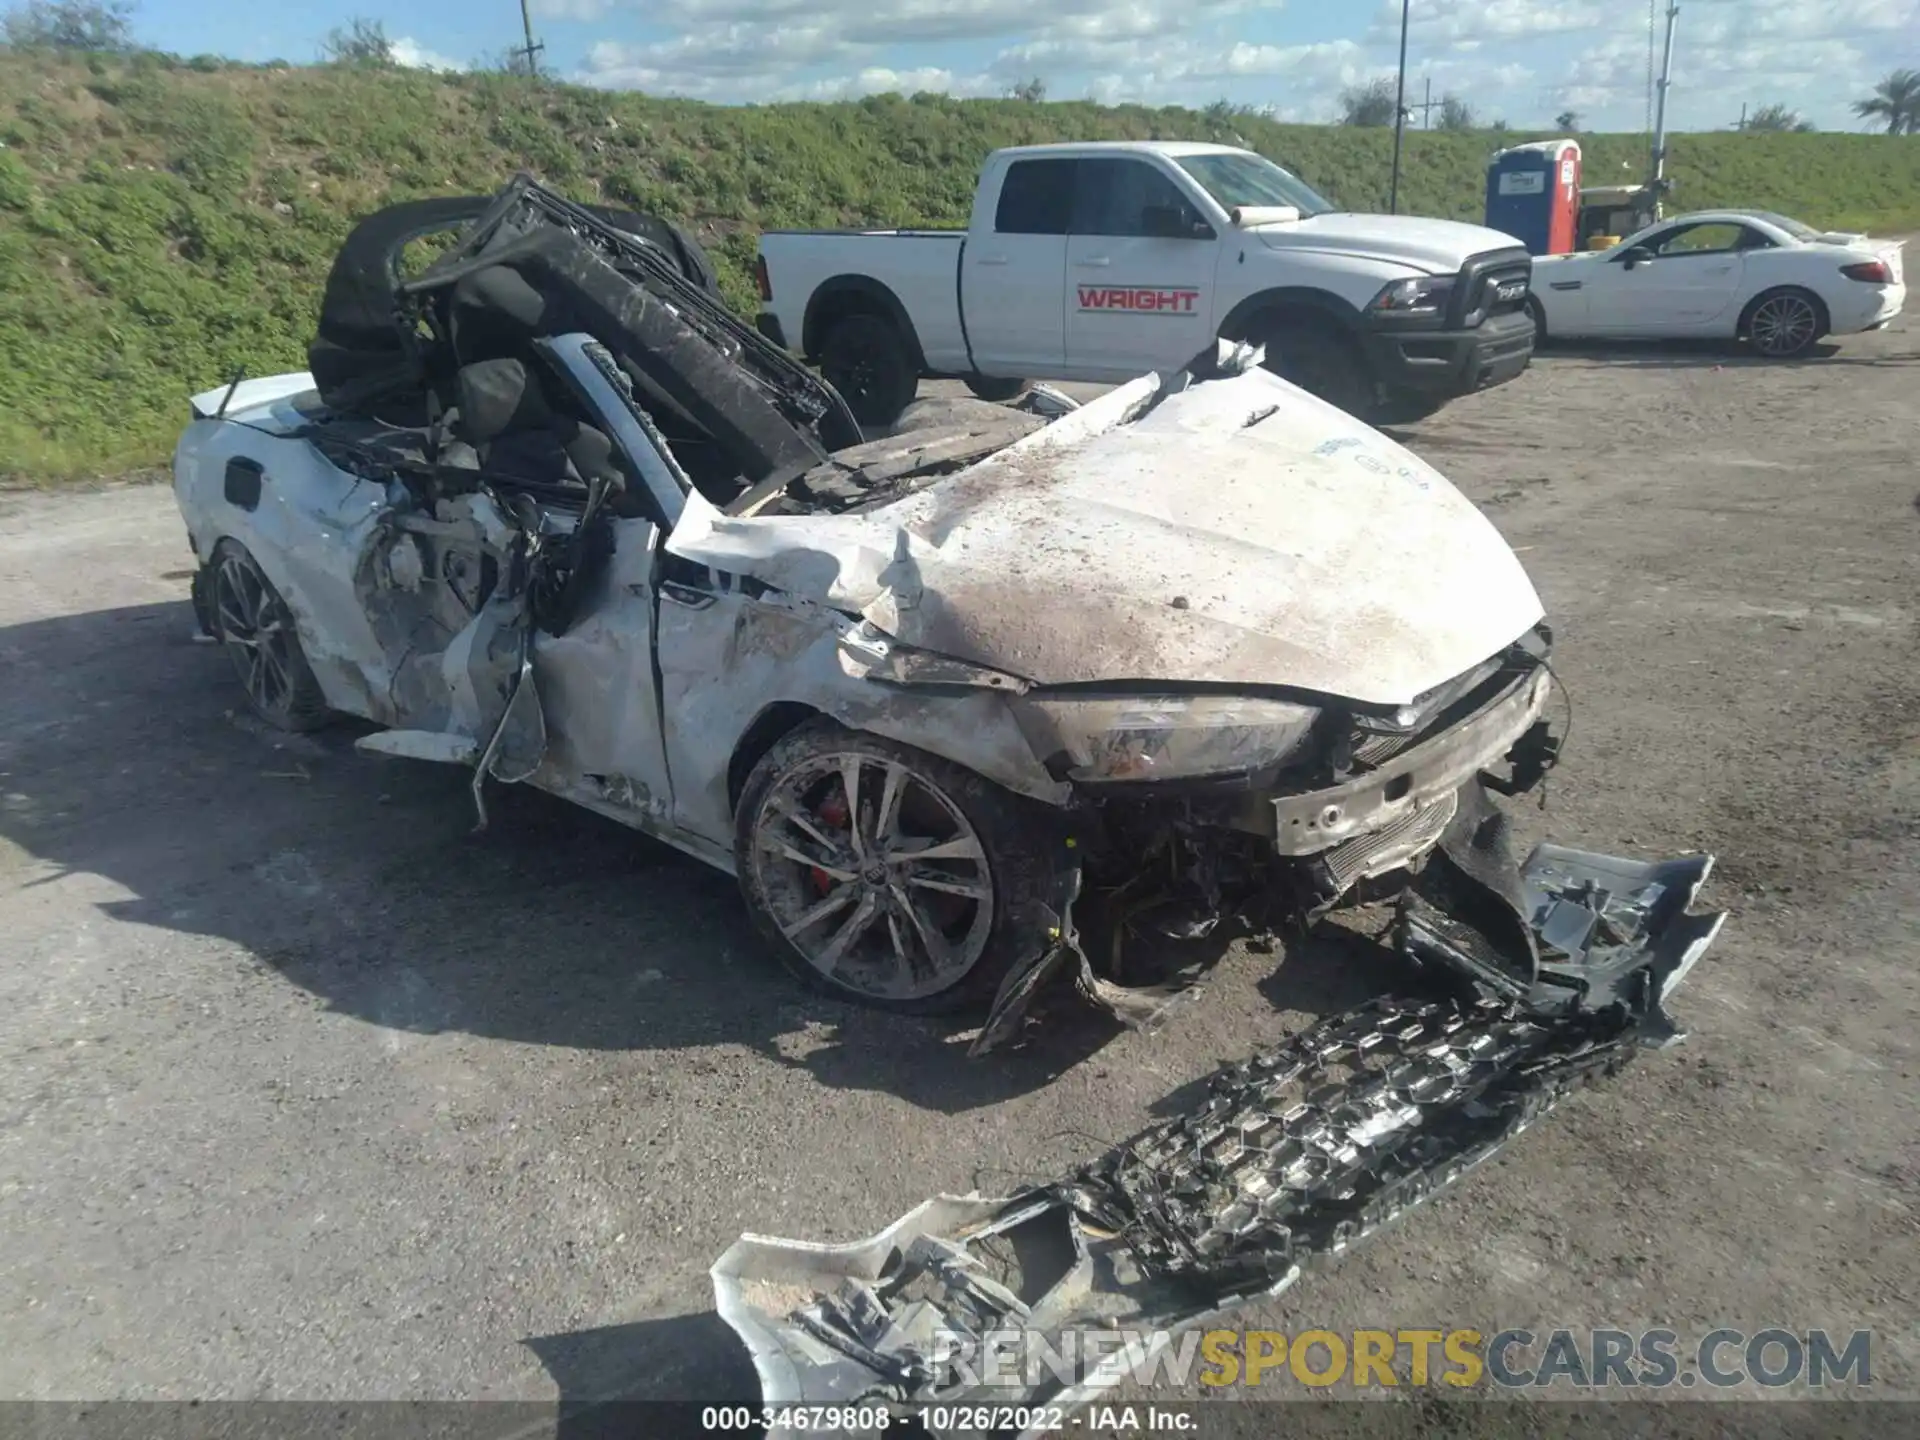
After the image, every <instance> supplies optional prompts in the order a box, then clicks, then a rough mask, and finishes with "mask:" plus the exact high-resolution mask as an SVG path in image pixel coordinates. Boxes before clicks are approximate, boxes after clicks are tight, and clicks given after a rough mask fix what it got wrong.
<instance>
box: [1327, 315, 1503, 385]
mask: <svg viewBox="0 0 1920 1440" xmlns="http://www.w3.org/2000/svg"><path fill="white" fill-rule="evenodd" d="M1533 340H1534V329H1533V317H1532V316H1530V315H1528V314H1527V313H1526V311H1524V310H1515V311H1511V312H1509V313H1507V314H1504V315H1489V316H1488V317H1487V318H1486V319H1485V320H1482V321H1481V322H1480V323H1479V324H1478V325H1476V326H1474V327H1472V328H1471V329H1465V330H1423V329H1416V328H1413V327H1411V326H1407V325H1404V324H1398V323H1382V322H1377V321H1376V322H1375V323H1373V324H1372V325H1370V326H1369V327H1368V328H1367V329H1366V330H1364V331H1363V332H1362V344H1363V345H1364V346H1365V349H1366V352H1367V358H1368V360H1369V361H1370V362H1371V363H1372V366H1373V372H1374V376H1375V378H1376V379H1378V380H1379V382H1380V383H1381V384H1382V385H1384V386H1385V387H1386V388H1387V389H1388V390H1391V391H1401V392H1410V393H1413V394H1419V395H1429V396H1445V397H1453V396H1458V395H1471V394H1473V393H1474V392H1475V391H1476V390H1487V389H1491V388H1492V387H1493V386H1495V385H1504V384H1506V383H1507V381H1509V380H1512V379H1515V378H1516V377H1518V376H1519V375H1520V374H1521V372H1523V371H1524V370H1525V369H1526V368H1527V366H1528V365H1529V364H1531V363H1532V361H1533Z"/></svg>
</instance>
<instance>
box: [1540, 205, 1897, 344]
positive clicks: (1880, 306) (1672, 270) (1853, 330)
mask: <svg viewBox="0 0 1920 1440" xmlns="http://www.w3.org/2000/svg"><path fill="white" fill-rule="evenodd" d="M1903 248H1904V247H1903V245H1902V243H1901V242H1899V241H1881V240H1869V239H1868V238H1867V237H1866V236H1864V235H1848V234H1827V233H1822V232H1820V231H1817V230H1814V229H1812V228H1811V227H1809V226H1806V225H1802V224H1801V223H1800V222H1799V221H1797V220H1790V219H1788V218H1787V217H1786V216H1784V215H1773V214H1768V213H1766V212H1763V211H1756V210H1704V211H1701V212H1699V213H1697V214H1693V215H1679V216H1675V217H1674V218H1672V219H1669V220H1662V221H1660V222H1659V223H1658V224H1654V225H1649V226H1648V227H1647V228H1646V229H1644V230H1642V231H1640V232H1639V233H1638V234H1635V235H1629V236H1628V237H1627V238H1626V239H1625V240H1623V241H1621V242H1620V244H1618V245H1616V246H1614V247H1613V248H1612V249H1610V250H1600V251H1592V252H1589V253H1587V254H1584V255H1547V256H1541V257H1538V258H1536V259H1535V260H1534V262H1533V292H1534V293H1533V295H1532V297H1531V298H1530V300H1529V302H1528V303H1529V305H1530V307H1531V308H1532V310H1533V319H1534V324H1535V325H1536V326H1537V327H1538V328H1539V338H1540V339H1541V340H1547V339H1555V340H1569V339H1575V338H1580V337H1589V336H1591V337H1607V338H1618V339H1647V340H1652V339H1668V338H1682V337H1693V338H1701V339H1711V338H1716V337H1718V338H1727V339H1740V340H1745V341H1747V342H1748V343H1750V344H1751V345H1752V346H1753V348H1754V350H1755V351H1757V352H1758V353H1759V354H1761V355H1764V356H1766V357H1768V358H1769V359H1776V360H1781V359H1788V358H1790V357H1792V356H1795V355H1802V354H1805V353H1806V351H1807V350H1809V349H1810V348H1812V346H1813V345H1814V344H1815V342H1817V341H1818V340H1820V339H1821V338H1822V337H1823V336H1827V335H1852V334H1857V333H1858V332H1860V331H1863V330H1878V329H1880V328H1881V327H1882V326H1884V325H1886V324H1887V323H1888V322H1889V321H1891V320H1892V319H1893V318H1894V316H1896V315H1898V314H1899V313H1900V309H1901V306H1902V305H1903V304H1904V303H1905V301H1906V298H1907V287H1906V284H1905V282H1904V280H1903V278H1902V274H1901V266H1900V255H1901V250H1902V249H1903Z"/></svg>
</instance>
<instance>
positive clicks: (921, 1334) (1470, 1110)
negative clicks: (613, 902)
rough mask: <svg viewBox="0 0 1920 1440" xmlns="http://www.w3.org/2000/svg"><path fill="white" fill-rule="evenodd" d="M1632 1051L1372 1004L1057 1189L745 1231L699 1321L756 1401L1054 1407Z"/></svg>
mask: <svg viewBox="0 0 1920 1440" xmlns="http://www.w3.org/2000/svg"><path fill="white" fill-rule="evenodd" d="M1634 1038H1635V1026H1634V1024H1633V1023H1632V1022H1631V1021H1630V1020H1629V1019H1627V1018H1625V1017H1624V1016H1622V1015H1621V1014H1619V1013H1617V1012H1616V1013H1613V1014H1611V1015H1605V1016H1601V1015H1584V1016H1580V1017H1576V1018H1573V1019H1563V1020H1548V1019H1545V1018H1542V1017H1539V1016H1536V1015H1532V1014H1529V1013H1528V1012H1527V1011H1526V1009H1525V1008H1524V1007H1522V1006H1519V1005H1514V1004H1510V1003H1505V1002H1501V1001H1497V1000H1491V999H1482V1000H1479V1001H1463V1002H1429V1003H1420V1002H1405V1001H1394V1000H1376V1001H1373V1002H1371V1003H1369V1004H1368V1005H1366V1006H1363V1007H1361V1008H1360V1009H1358V1010H1356V1011H1353V1012H1351V1013H1349V1014H1347V1015H1343V1016H1339V1017H1336V1018H1333V1019H1330V1020H1327V1021H1324V1022H1322V1023H1321V1024H1319V1025H1316V1026H1314V1027H1313V1028H1311V1029H1309V1030H1307V1031H1304V1032H1302V1033H1301V1034H1299V1035H1296V1036H1294V1037H1293V1038H1292V1039H1290V1040H1288V1041H1286V1042H1285V1043H1283V1044H1282V1045H1280V1046H1278V1047H1277V1048H1276V1049H1274V1050H1272V1051H1270V1052H1267V1053H1264V1054H1260V1055H1256V1056H1254V1057H1253V1058H1251V1059H1250V1060H1248V1061H1246V1062H1245V1063H1244V1064H1242V1065H1239V1066H1236V1067H1234V1068H1232V1069H1230V1070H1228V1071H1225V1072H1223V1073H1222V1074H1220V1075H1218V1076H1216V1077H1215V1079H1214V1082H1213V1084H1212V1086H1211V1091H1210V1094H1209V1095H1208V1098H1207V1099H1206V1100H1205V1101H1204V1102H1203V1103H1202V1104H1201V1105H1199V1106H1198V1107H1197V1108H1196V1109H1194V1110H1193V1111H1191V1112H1189V1113H1187V1114H1185V1115H1181V1116H1178V1117H1175V1118H1172V1119H1169V1120H1166V1121H1163V1122H1161V1123H1160V1124H1157V1125H1155V1126H1154V1127H1152V1128H1151V1129H1149V1130H1148V1131H1146V1132H1145V1133H1144V1134H1143V1135H1141V1136H1139V1137H1137V1138H1136V1139H1134V1140H1131V1141H1129V1142H1127V1143H1125V1144H1123V1145H1120V1146H1118V1147H1116V1148H1115V1149H1113V1150H1112V1151H1109V1152H1108V1153H1107V1154H1106V1155H1104V1156H1102V1157H1101V1158H1100V1159H1098V1160H1095V1161H1094V1162H1092V1163H1091V1164H1088V1165H1085V1166H1083V1167H1081V1168H1080V1169H1079V1170H1077V1171H1076V1172H1074V1173H1073V1174H1072V1175H1071V1176H1069V1177H1067V1178H1065V1179H1063V1180H1061V1181H1059V1182H1057V1183H1054V1184H1049V1185H1043V1186H1037V1187H1033V1188H1030V1189H1027V1190H1024V1191H1021V1192H1019V1193H1017V1194H1014V1195H1011V1196H1006V1197H1001V1198H986V1197H981V1196H978V1195H968V1196H939V1197H937V1198H935V1199H933V1200H929V1201H927V1202H926V1203H925V1204H923V1205H920V1206H918V1207H917V1208H915V1209H914V1210H912V1211H910V1212H908V1214H906V1215H905V1216H902V1217H901V1218H900V1219H899V1220H897V1221H895V1222H894V1223H893V1224H892V1225H891V1226H889V1227H887V1229H885V1230H883V1231H881V1232H880V1233H879V1234H878V1235H875V1236H873V1237H872V1238H871V1239H868V1240H865V1241H861V1242H858V1243H855V1244H850V1245H839V1246H834V1245H821V1244H816V1243H812V1242H807V1241H796V1240H780V1239H773V1238H770V1237H766V1236H759V1235H751V1234H749V1235H744V1236H742V1237H741V1238H740V1240H739V1241H737V1242H736V1243H735V1244H734V1245H733V1246H732V1247H730V1248H729V1249H728V1250H727V1251H726V1253H725V1254H723V1255H722V1256H721V1257H720V1259H719V1260H718V1261H717V1262H716V1263H715V1265H714V1266H713V1270H712V1278H713V1285H714V1296H715V1304H716V1308H717V1310H718V1312H719V1314H720V1317H721V1318H722V1319H723V1320H724V1321H726V1323H727V1324H728V1325H729V1326H731V1327H732V1328H733V1330H734V1332H735V1333H736V1334H738V1335H739V1336H740V1338H741V1339H742V1341H744V1342H745V1344H746V1346H747V1349H748V1352H749V1353H750V1354H751V1356H752V1357H753V1362H754V1367H755V1370H756V1372H757V1374H758V1375H759V1378H760V1384H761V1392H762V1397H761V1398H762V1401H763V1402H764V1403H766V1404H768V1405H774V1406H778V1405H785V1404H819V1403H833V1402H847V1401H854V1400H858V1401H861V1402H863V1403H866V1404H874V1403H882V1402H884V1403H887V1404H891V1405H895V1406H900V1407H909V1408H913V1409H914V1411H915V1413H924V1412H919V1411H918V1410H917V1407H920V1406H926V1405H934V1404H954V1403H958V1404H963V1405H964V1404H969V1403H975V1404H977V1403H992V1404H1008V1405H1016V1406H1020V1405H1026V1406H1031V1405H1046V1406H1050V1407H1051V1406H1059V1407H1072V1406H1075V1405H1078V1404H1080V1403H1082V1402H1084V1401H1085V1400H1087V1399H1088V1398H1090V1397H1091V1396H1092V1395H1094V1394H1096V1393H1098V1392H1099V1391H1101V1390H1103V1389H1106V1388H1108V1387H1110V1386H1112V1385H1114V1384H1116V1383H1118V1382H1119V1381H1120V1380H1122V1379H1125V1378H1127V1377H1128V1376H1129V1375H1135V1374H1141V1375H1143V1376H1150V1375H1151V1374H1152V1373H1153V1371H1154V1368H1155V1362H1156V1358H1157V1354H1156V1350H1155V1347H1156V1346H1161V1345H1171V1344H1172V1343H1173V1342H1174V1340H1175V1339H1176V1338H1177V1337H1178V1336H1179V1335H1180V1334H1181V1333H1182V1332H1185V1331H1189V1330H1192V1329H1195V1328H1198V1327H1201V1326H1204V1325H1206V1324H1209V1323H1211V1322H1213V1321H1215V1320H1216V1319H1218V1318H1220V1317H1222V1316H1225V1315H1226V1314H1228V1313H1230V1312H1231V1311H1233V1310H1235V1309H1237V1308H1240V1307H1242V1306H1245V1305H1248V1304H1251V1303H1253V1302H1256V1301H1259V1300H1264V1299H1270V1298H1272V1297H1273V1296H1276V1295H1278V1294H1280V1293H1282V1292H1284V1291H1286V1290H1287V1289H1289V1288H1290V1287H1291V1286H1293V1285H1294V1284H1295V1283H1296V1282H1297V1281H1298V1280H1299V1279H1300V1277H1301V1275H1302V1274H1303V1273H1304V1272H1305V1271H1307V1270H1308V1269H1310V1268H1312V1267H1313V1266H1315V1265H1319V1264H1324V1263H1326V1262H1329V1261H1331V1260H1334V1259H1337V1258H1338V1257H1339V1256H1341V1255H1342V1254H1344V1253H1346V1252H1347V1251H1348V1250H1350V1249H1351V1248H1352V1247H1353V1246H1354V1245H1356V1244H1357V1243H1359V1242H1360V1241H1361V1240H1363V1239H1365V1238H1366V1237H1367V1236H1369V1235H1370V1234H1372V1233H1373V1232H1375V1231H1376V1230H1378V1229H1380V1228H1381V1227H1382V1226H1384V1225H1386V1224H1388V1223H1389V1222H1391V1221H1393V1220H1394V1219H1396V1218H1398V1217H1399V1216H1400V1215H1402V1214H1404V1213H1405V1212H1406V1211H1407V1210H1409V1209H1411V1208H1412V1207H1414V1206H1416V1205H1418V1204H1419V1203H1421V1202H1422V1201H1423V1200H1426V1199H1428V1198H1430V1197H1431V1196H1432V1195H1434V1194H1436V1193H1437V1192H1438V1191H1440V1190H1441V1189H1443V1188H1444V1187H1446V1186H1447V1185H1448V1184H1450V1183H1451V1182H1452V1181H1454V1180H1455V1179H1457V1178H1458V1177H1459V1176H1460V1175H1462V1174H1464V1173H1465V1172H1466V1171H1468V1170H1469V1169H1471V1168H1473V1167H1474V1166H1476V1165H1478V1164H1480V1163H1481V1162H1482V1161H1484V1160H1486V1159H1487V1158H1488V1157H1490V1156H1491V1155H1493V1154H1494V1153H1496V1152H1497V1151H1498V1150H1499V1149H1500V1148H1501V1147H1502V1146H1503V1145H1504V1144H1505V1143H1506V1142H1507V1141H1509V1140H1510V1139H1512V1138H1513V1137H1514V1136H1515V1135H1517V1134H1519V1133H1520V1132H1521V1131H1522V1130H1524V1129H1525V1128H1526V1127H1527V1126H1529V1125H1530V1124H1532V1123H1533V1122H1534V1121H1535V1120H1536V1119H1538V1118H1539V1117H1540V1116H1541V1115H1542V1114H1544V1113H1545V1112H1546V1111H1547V1110H1548V1109H1550V1108H1551V1107H1552V1106H1553V1105H1554V1104H1555V1103H1557V1101H1558V1100H1559V1099H1560V1098H1561V1097H1562V1096H1563V1095H1564V1094H1566V1093H1568V1092H1569V1091H1570V1090H1572V1089H1573V1088H1575V1087H1576V1086H1578V1085H1580V1084H1582V1083H1584V1082H1586V1081H1588V1080H1590V1079H1592V1078H1594V1077H1596V1076H1599V1075H1603V1074H1609V1073H1612V1072H1613V1071H1614V1070H1616V1069H1618V1068H1619V1067H1620V1066H1621V1065H1623V1064H1625V1063H1626V1062H1627V1061H1628V1060H1629V1059H1630V1058H1631V1057H1632V1056H1633V1054H1634V1053H1635V1052H1636V1048H1637V1047H1636V1046H1635V1044H1634V1043H1633V1042H1634ZM1116 1332H1127V1333H1116ZM1042 1413H1043V1414H1044V1412H1042ZM1042 1423H1044V1422H1042ZM768 1433H769V1435H770V1436H774V1437H778V1436H784V1435H785V1434H787V1433H788V1432H787V1431H786V1430H784V1429H781V1428H777V1427H776V1428H775V1429H772V1430H770V1431H769V1432H768ZM933 1433H935V1434H952V1435H956V1436H957V1435H959V1434H961V1433H963V1432H959V1431H950V1432H941V1431H935V1432H933ZM1022 1433H1023V1434H1038V1433H1039V1432H1038V1430H1030V1431H1026V1432H1022Z"/></svg>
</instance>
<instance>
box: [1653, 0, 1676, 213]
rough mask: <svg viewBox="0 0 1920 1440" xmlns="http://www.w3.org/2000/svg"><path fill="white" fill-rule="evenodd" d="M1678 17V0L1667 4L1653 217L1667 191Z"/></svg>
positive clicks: (1655, 134) (1655, 140)
mask: <svg viewBox="0 0 1920 1440" xmlns="http://www.w3.org/2000/svg"><path fill="white" fill-rule="evenodd" d="M1679 18H1680V5H1679V0H1671V3H1669V4H1668V6H1667V44H1666V50H1665V52H1664V53H1663V54H1662V55H1661V57H1660V98H1659V101H1658V105H1657V107H1656V109H1655V110H1654V120H1653V157H1652V158H1653V178H1652V180H1651V182H1650V184H1651V186H1652V189H1653V218H1654V219H1656V220H1658V219H1659V218H1660V202H1661V200H1662V199H1663V198H1665V196H1666V193H1667V90H1668V89H1669V87H1671V86H1672V84H1673V26H1674V22H1675V21H1676V20H1678V19H1679Z"/></svg>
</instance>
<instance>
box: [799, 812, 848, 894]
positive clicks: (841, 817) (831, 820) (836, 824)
mask: <svg viewBox="0 0 1920 1440" xmlns="http://www.w3.org/2000/svg"><path fill="white" fill-rule="evenodd" d="M813 813H814V814H815V815H817V816H818V817H819V818H820V819H822V820H824V821H825V822H826V823H827V824H828V825H829V826H831V827H832V828H833V829H835V830H845V829H846V828H847V822H848V821H849V820H851V819H852V818H853V817H852V816H851V815H850V814H849V813H848V812H847V792H846V791H845V790H844V789H837V790H835V791H834V792H833V793H832V794H831V795H829V796H827V798H826V799H825V800H822V801H821V802H820V803H819V804H818V805H817V806H815V807H814V811H813ZM809 873H810V874H811V875H812V877H813V888H814V889H815V890H817V891H819V892H820V894H821V895H823V896H824V895H825V894H826V893H827V892H828V891H829V890H831V889H832V888H833V877H832V876H831V875H829V874H827V872H826V871H824V870H822V869H821V868H820V867H819V866H818V865H815V866H814V867H813V868H812V870H811V871H810V872H809Z"/></svg>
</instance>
